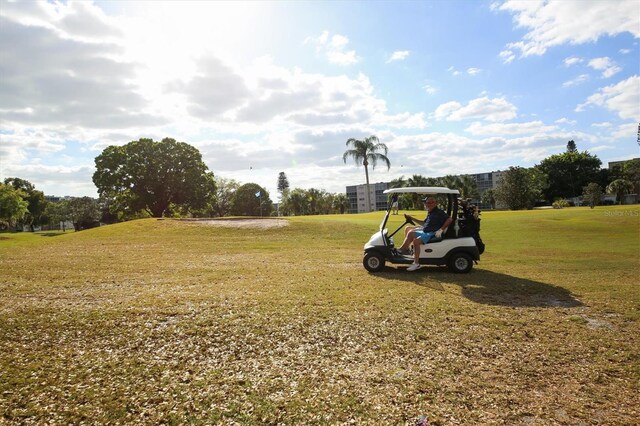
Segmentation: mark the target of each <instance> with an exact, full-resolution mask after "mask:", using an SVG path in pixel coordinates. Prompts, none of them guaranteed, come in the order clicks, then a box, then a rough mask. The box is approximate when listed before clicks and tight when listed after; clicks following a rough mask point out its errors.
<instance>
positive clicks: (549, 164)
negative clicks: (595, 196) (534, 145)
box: [536, 141, 602, 201]
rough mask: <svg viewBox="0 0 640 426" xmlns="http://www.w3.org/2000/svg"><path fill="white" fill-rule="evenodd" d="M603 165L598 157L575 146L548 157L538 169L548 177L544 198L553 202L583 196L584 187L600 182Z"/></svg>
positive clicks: (569, 146)
mask: <svg viewBox="0 0 640 426" xmlns="http://www.w3.org/2000/svg"><path fill="white" fill-rule="evenodd" d="M570 142H571V141H570ZM601 165H602V161H600V159H599V158H598V157H597V156H595V155H592V154H589V153H588V152H587V151H584V152H578V150H577V149H576V148H575V144H573V145H570V144H568V146H567V151H566V152H563V153H562V154H556V155H552V156H550V157H547V158H545V159H544V160H542V161H541V162H540V164H539V165H537V166H536V167H537V168H538V169H539V170H540V171H541V172H542V173H544V174H545V175H546V176H547V182H548V187H547V188H546V190H545V191H544V196H545V198H546V199H547V201H553V200H555V199H559V198H570V197H577V196H579V195H581V194H582V188H583V187H585V186H586V185H588V184H589V183H590V182H596V181H598V180H599V176H600V166H601Z"/></svg>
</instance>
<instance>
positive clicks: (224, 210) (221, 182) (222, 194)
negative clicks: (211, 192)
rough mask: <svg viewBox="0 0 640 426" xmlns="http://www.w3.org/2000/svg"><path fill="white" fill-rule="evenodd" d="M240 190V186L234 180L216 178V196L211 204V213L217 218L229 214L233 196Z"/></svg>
mask: <svg viewBox="0 0 640 426" xmlns="http://www.w3.org/2000/svg"><path fill="white" fill-rule="evenodd" d="M238 188H240V184H239V183H238V182H237V181H236V180H234V179H225V178H216V196H215V200H214V202H213V211H214V213H215V214H216V215H217V216H220V217H223V216H227V215H229V214H230V213H231V204H232V200H233V194H235V192H236V191H237V190H238Z"/></svg>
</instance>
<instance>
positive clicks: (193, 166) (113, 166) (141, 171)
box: [93, 138, 215, 217]
mask: <svg viewBox="0 0 640 426" xmlns="http://www.w3.org/2000/svg"><path fill="white" fill-rule="evenodd" d="M95 163H96V172H95V173H94V174H93V182H94V184H95V185H96V187H97V188H98V193H99V194H100V195H101V196H105V197H107V198H111V199H113V200H114V201H115V203H114V205H116V206H118V207H119V208H123V209H128V210H133V211H139V210H147V211H148V212H149V213H150V214H151V215H152V216H153V217H161V216H163V215H164V214H165V212H167V210H168V208H169V205H170V204H174V205H176V206H181V207H186V208H195V209H199V208H203V207H205V206H206V204H207V202H208V201H209V200H211V199H212V198H213V195H214V192H215V181H214V177H213V173H211V172H209V171H208V168H207V166H206V165H205V164H204V162H203V161H202V156H201V154H200V152H199V151H198V150H197V149H196V148H194V147H192V146H191V145H188V144H186V143H184V142H176V140H175V139H171V138H165V139H163V140H162V141H160V142H154V141H153V140H152V139H140V140H137V141H132V142H129V143H128V144H126V145H124V146H113V145H112V146H108V147H107V148H105V149H104V151H102V153H101V154H100V155H99V156H98V157H96V159H95Z"/></svg>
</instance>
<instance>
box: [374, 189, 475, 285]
mask: <svg viewBox="0 0 640 426" xmlns="http://www.w3.org/2000/svg"><path fill="white" fill-rule="evenodd" d="M403 193H412V194H419V195H420V196H422V197H424V196H427V195H431V196H434V197H436V196H438V195H440V196H441V197H438V198H440V204H441V206H440V208H441V209H443V210H444V211H446V213H447V215H449V217H451V218H453V222H452V223H451V225H449V227H448V228H447V230H446V231H445V232H444V233H443V234H442V237H441V238H436V237H433V238H432V239H431V240H430V241H429V242H428V243H427V244H421V245H420V264H421V265H447V266H448V267H449V269H450V270H451V271H453V272H456V273H466V272H469V271H471V268H473V264H474V262H476V263H477V262H478V261H479V260H480V254H481V253H482V252H483V251H484V244H483V243H482V239H480V218H479V217H478V215H479V210H478V209H477V208H476V207H474V206H467V204H466V202H465V201H461V200H458V197H459V195H460V192H459V191H458V190H456V189H449V188H439V187H407V188H393V189H387V190H386V191H384V194H389V195H390V196H391V197H390V200H389V203H388V205H389V207H388V208H387V212H386V214H385V215H384V219H383V220H382V223H381V224H380V230H379V231H378V232H376V233H375V234H373V235H372V236H371V238H370V239H369V241H368V242H367V243H366V244H365V245H364V259H363V261H362V263H363V264H364V267H365V269H366V270H367V271H369V272H380V271H382V270H383V269H384V266H385V262H389V263H392V264H398V265H409V264H411V263H413V259H414V258H413V254H410V255H402V254H400V253H399V252H398V251H397V250H396V249H395V248H394V243H393V236H394V235H395V234H396V233H397V232H398V231H400V230H401V229H403V228H404V227H405V226H406V225H415V223H414V222H413V220H411V218H410V217H409V216H408V215H406V214H405V216H404V217H405V222H404V223H403V224H402V225H400V226H399V227H398V229H396V230H395V231H393V233H391V234H389V233H388V231H387V229H386V228H385V227H386V225H387V221H388V220H389V214H390V213H391V206H392V205H393V202H394V201H397V199H398V195H399V194H403ZM442 196H446V200H447V201H446V208H445V206H444V203H442V198H443V197H442ZM398 238H400V243H401V242H402V240H403V239H404V233H402V235H399V236H398Z"/></svg>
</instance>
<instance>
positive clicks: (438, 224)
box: [398, 197, 453, 271]
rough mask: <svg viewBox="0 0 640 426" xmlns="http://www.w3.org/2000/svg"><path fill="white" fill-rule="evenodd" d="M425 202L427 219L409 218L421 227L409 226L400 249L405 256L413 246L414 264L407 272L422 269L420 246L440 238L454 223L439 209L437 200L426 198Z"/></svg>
mask: <svg viewBox="0 0 640 426" xmlns="http://www.w3.org/2000/svg"><path fill="white" fill-rule="evenodd" d="M423 201H424V205H425V208H426V209H427V212H428V214H427V217H426V218H425V219H424V220H418V219H416V218H415V217H413V216H409V218H411V220H413V221H414V222H416V223H418V224H420V226H415V227H410V226H407V227H406V228H405V230H404V233H405V237H404V242H403V243H402V245H401V246H400V248H399V249H398V251H399V252H400V253H403V254H404V253H407V252H408V251H409V246H410V245H411V244H413V264H411V266H409V267H408V268H407V271H415V270H417V269H420V245H421V244H426V243H428V242H429V240H430V239H431V238H433V237H434V236H435V237H436V238H440V237H441V236H442V233H443V232H444V230H445V229H447V227H448V226H449V225H451V222H453V219H451V218H450V217H449V216H448V215H447V214H446V213H445V212H444V211H442V210H440V209H439V208H438V204H437V202H436V199H435V198H433V197H425V198H424V199H423Z"/></svg>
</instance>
